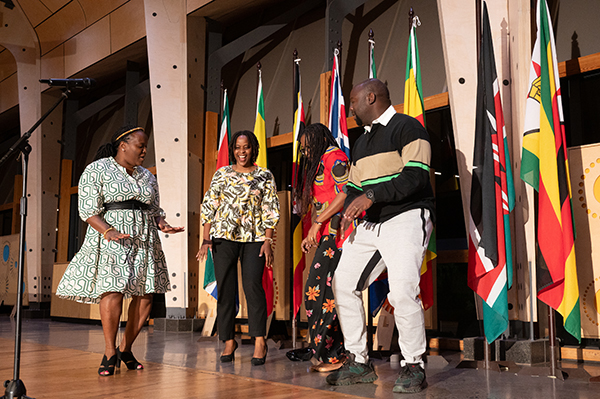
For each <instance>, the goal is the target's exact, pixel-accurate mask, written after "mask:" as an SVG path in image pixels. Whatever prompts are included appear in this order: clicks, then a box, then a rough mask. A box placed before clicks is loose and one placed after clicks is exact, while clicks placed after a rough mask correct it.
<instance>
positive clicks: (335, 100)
mask: <svg viewBox="0 0 600 399" xmlns="http://www.w3.org/2000/svg"><path fill="white" fill-rule="evenodd" d="M339 53H340V52H339V50H338V49H335V50H334V51H333V70H332V71H331V91H330V95H331V101H330V103H329V130H331V134H333V138H335V141H336V142H337V143H338V146H339V147H340V149H341V150H342V151H344V152H345V153H346V155H347V156H348V158H350V140H349V139H348V127H347V126H346V106H345V105H344V96H343V95H342V83H341V81H340V68H339V62H338V55H339Z"/></svg>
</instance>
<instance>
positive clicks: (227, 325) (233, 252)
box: [212, 238, 267, 341]
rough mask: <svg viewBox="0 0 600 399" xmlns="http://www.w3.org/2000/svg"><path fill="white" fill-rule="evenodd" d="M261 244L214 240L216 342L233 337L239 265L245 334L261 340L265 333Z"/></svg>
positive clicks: (263, 265) (263, 264) (265, 306)
mask: <svg viewBox="0 0 600 399" xmlns="http://www.w3.org/2000/svg"><path fill="white" fill-rule="evenodd" d="M262 245H263V243H262V242H236V241H229V240H224V239H221V238H215V239H213V245H212V254H213V259H214V262H215V277H216V279H217V298H218V299H217V327H218V330H219V339H221V340H222V341H226V340H229V339H233V338H234V337H235V315H236V310H235V308H236V295H237V292H238V277H237V276H238V274H237V264H238V259H240V261H241V264H242V286H243V287H244V293H245V294H246V302H247V303H248V333H249V334H250V336H252V337H263V336H265V335H266V333H267V300H266V297H265V290H264V289H263V286H262V277H263V272H264V269H265V257H264V255H263V256H258V255H259V254H260V248H261V247H262Z"/></svg>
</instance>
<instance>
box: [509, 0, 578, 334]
mask: <svg viewBox="0 0 600 399" xmlns="http://www.w3.org/2000/svg"><path fill="white" fill-rule="evenodd" d="M536 14H537V17H536V21H537V27H538V30H537V38H536V41H535V46H534V48H533V54H532V55H531V70H530V73H529V84H530V89H529V93H528V96H527V105H526V110H525V132H524V135H523V155H522V160H521V179H523V181H525V182H526V183H527V184H529V185H531V186H532V187H533V188H535V190H536V191H537V192H538V193H539V197H538V216H537V220H538V226H537V239H538V257H537V287H538V298H539V299H540V300H541V301H542V302H544V303H546V304H547V305H548V306H550V307H551V308H552V309H555V310H556V311H558V313H560V314H561V315H562V317H563V323H564V327H565V330H567V331H568V332H569V334H571V335H572V336H574V337H575V338H577V339H578V340H579V341H581V315H580V310H579V286H578V284H577V267H576V263H575V247H574V240H575V228H574V223H573V211H572V205H571V198H572V192H571V182H570V178H569V161H568V159H567V142H566V140H565V127H564V124H563V123H564V119H563V111H562V102H561V101H562V100H561V92H560V80H559V77H558V65H557V64H558V63H557V60H556V45H555V43H554V36H553V33H552V32H553V30H552V23H551V19H550V13H549V12H548V5H547V4H546V1H545V0H539V1H538V7H537V12H536Z"/></svg>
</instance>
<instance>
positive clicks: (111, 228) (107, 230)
mask: <svg viewBox="0 0 600 399" xmlns="http://www.w3.org/2000/svg"><path fill="white" fill-rule="evenodd" d="M114 229H115V228H114V227H112V226H110V227H109V228H108V229H106V230H105V231H104V233H102V236H103V237H104V239H105V240H106V233H108V232H109V231H111V230H114Z"/></svg>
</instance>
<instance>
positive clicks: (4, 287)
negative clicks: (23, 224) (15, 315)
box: [0, 234, 29, 306]
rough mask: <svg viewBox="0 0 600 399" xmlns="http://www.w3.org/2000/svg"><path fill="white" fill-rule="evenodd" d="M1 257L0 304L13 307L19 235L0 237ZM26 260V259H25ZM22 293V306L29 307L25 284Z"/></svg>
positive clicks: (25, 277) (25, 272)
mask: <svg viewBox="0 0 600 399" xmlns="http://www.w3.org/2000/svg"><path fill="white" fill-rule="evenodd" d="M0 243H2V257H0V304H1V303H2V302H4V305H15V304H16V303H17V278H18V270H17V266H18V264H17V263H18V260H19V235H18V234H12V235H9V236H1V237H0ZM25 259H27V257H25ZM23 273H24V275H23V281H27V261H25V265H24V269H23ZM24 288H25V290H24V292H23V294H24V295H23V305H24V306H27V305H29V300H28V298H29V295H27V284H25V287H24Z"/></svg>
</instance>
